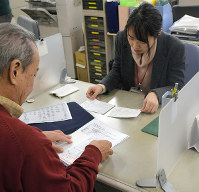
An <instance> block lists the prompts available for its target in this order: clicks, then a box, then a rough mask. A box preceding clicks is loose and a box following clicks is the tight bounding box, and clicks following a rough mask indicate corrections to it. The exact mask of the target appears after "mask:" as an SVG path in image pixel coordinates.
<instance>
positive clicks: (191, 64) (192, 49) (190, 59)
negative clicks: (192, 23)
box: [184, 43, 199, 84]
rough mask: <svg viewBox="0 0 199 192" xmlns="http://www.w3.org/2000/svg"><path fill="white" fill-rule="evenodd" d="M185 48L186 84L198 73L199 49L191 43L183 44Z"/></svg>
mask: <svg viewBox="0 0 199 192" xmlns="http://www.w3.org/2000/svg"><path fill="white" fill-rule="evenodd" d="M184 46H185V74H184V75H185V76H184V83H185V84H186V83H187V82H188V81H189V80H190V79H191V78H192V77H193V76H194V75H195V74H196V73H197V72H198V71H199V47H198V46H197V45H195V44H192V43H184Z"/></svg>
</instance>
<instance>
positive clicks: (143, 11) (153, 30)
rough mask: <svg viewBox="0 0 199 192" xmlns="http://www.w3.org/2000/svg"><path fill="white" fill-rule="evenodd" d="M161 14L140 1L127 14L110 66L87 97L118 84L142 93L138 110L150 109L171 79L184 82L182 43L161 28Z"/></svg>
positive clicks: (171, 84) (175, 81) (172, 85)
mask: <svg viewBox="0 0 199 192" xmlns="http://www.w3.org/2000/svg"><path fill="white" fill-rule="evenodd" d="M161 26H162V16H161V14H160V12H159V11H158V10H157V9H156V8H155V7H154V6H153V5H151V4H149V3H143V4H141V5H140V6H139V7H138V8H136V9H135V10H134V11H133V12H132V14H131V15H130V16H129V19H128V21H127V24H126V27H125V30H124V31H120V32H118V34H117V36H116V40H115V59H114V63H113V67H112V70H111V71H110V73H109V74H108V75H107V76H106V77H104V79H103V80H102V81H101V82H100V84H98V85H96V86H93V87H90V88H89V89H88V91H87V93H86V95H87V97H88V98H90V99H94V98H96V97H97V95H99V94H101V93H104V92H110V91H112V90H113V89H116V88H119V89H123V90H130V91H136V92H141V93H144V94H145V99H144V102H143V106H142V108H141V111H142V112H147V113H154V112H155V111H156V110H157V109H158V107H159V104H161V102H162V95H163V94H164V93H165V92H166V91H168V90H171V89H172V88H173V87H174V85H175V83H178V85H179V88H182V87H183V85H184V69H185V53H184V45H183V43H182V42H181V41H180V40H178V39H177V38H175V37H173V36H171V35H169V34H166V33H164V32H162V31H161Z"/></svg>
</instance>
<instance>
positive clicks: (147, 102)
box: [141, 92, 159, 113]
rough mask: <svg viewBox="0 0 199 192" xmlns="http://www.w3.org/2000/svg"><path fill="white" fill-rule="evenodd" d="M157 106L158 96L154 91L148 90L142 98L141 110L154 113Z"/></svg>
mask: <svg viewBox="0 0 199 192" xmlns="http://www.w3.org/2000/svg"><path fill="white" fill-rule="evenodd" d="M158 107H159V103H158V97H157V95H156V93H155V92H150V93H149V94H148V95H147V96H146V98H145V99H144V102H143V106H142V109H141V111H142V112H146V113H155V112H156V111H157V109H158Z"/></svg>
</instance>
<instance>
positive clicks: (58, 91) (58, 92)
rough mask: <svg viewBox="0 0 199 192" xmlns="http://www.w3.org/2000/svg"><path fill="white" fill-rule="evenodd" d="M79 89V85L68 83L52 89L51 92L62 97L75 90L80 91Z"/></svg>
mask: <svg viewBox="0 0 199 192" xmlns="http://www.w3.org/2000/svg"><path fill="white" fill-rule="evenodd" d="M78 90H79V88H78V87H75V86H72V85H69V84H67V85H64V86H63V87H60V88H58V89H55V90H53V91H51V92H50V94H52V95H54V96H57V97H59V98H61V97H65V96H66V95H69V94H71V93H74V92H75V91H78Z"/></svg>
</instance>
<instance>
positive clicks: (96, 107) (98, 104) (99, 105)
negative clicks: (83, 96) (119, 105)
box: [81, 99, 114, 115]
mask: <svg viewBox="0 0 199 192" xmlns="http://www.w3.org/2000/svg"><path fill="white" fill-rule="evenodd" d="M81 107H83V108H84V109H85V110H87V111H92V112H95V113H99V114H102V115H103V114H105V113H106V112H107V111H109V110H110V109H112V108H113V107H114V105H112V104H109V103H106V102H102V101H99V100H97V99H94V100H90V99H88V100H86V101H85V102H83V103H82V104H81Z"/></svg>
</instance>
